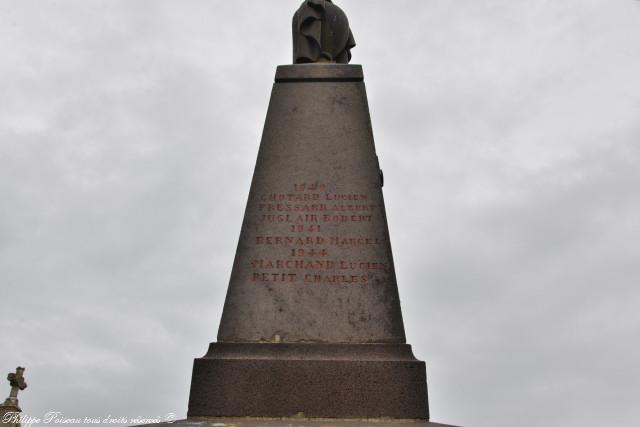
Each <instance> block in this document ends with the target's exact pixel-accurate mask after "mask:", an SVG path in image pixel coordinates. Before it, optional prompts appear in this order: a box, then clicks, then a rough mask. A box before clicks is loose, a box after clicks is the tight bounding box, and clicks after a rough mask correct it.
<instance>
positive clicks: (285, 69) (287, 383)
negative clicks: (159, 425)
mask: <svg viewBox="0 0 640 427" xmlns="http://www.w3.org/2000/svg"><path fill="white" fill-rule="evenodd" d="M295 416H299V417H307V418H347V419H349V418H351V419H368V418H387V419H422V420H427V419H429V410H428V404H427V384H426V374H425V364H424V363H423V362H420V361H418V360H416V359H415V358H414V356H413V354H412V352H411V348H410V346H409V345H407V344H406V341H405V333H404V326H403V323H402V314H401V311H400V300H399V297H398V289H397V284H396V275H395V270H394V264H393V258H392V253H391V246H390V242H389V231H388V227H387V219H386V214H385V207H384V200H383V195H382V173H381V171H380V168H379V163H378V157H377V155H376V150H375V145H374V140H373V134H372V130H371V121H370V117H369V109H368V104H367V97H366V91H365V85H364V82H363V74H362V68H361V67H360V66H357V65H336V64H309V65H293V66H281V67H278V70H277V73H276V82H275V85H274V87H273V92H272V95H271V102H270V104H269V110H268V113H267V118H266V124H265V128H264V133H263V137H262V142H261V145H260V151H259V154H258V159H257V163H256V168H255V172H254V177H253V182H252V184H251V190H250V194H249V201H248V204H247V208H246V212H245V217H244V222H243V225H242V230H241V234H240V241H239V244H238V249H237V253H236V258H235V262H234V266H233V272H232V275H231V280H230V283H229V289H228V293H227V298H226V302H225V306H224V312H223V315H222V320H221V323H220V328H219V332H218V342H217V343H214V344H211V346H210V348H209V352H208V353H207V354H206V355H205V356H204V357H203V358H201V359H197V360H196V361H195V364H194V369H193V379H192V385H191V395H190V400H189V418H192V417H295Z"/></svg>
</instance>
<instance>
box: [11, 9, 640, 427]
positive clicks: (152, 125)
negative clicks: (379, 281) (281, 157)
mask: <svg viewBox="0 0 640 427" xmlns="http://www.w3.org/2000/svg"><path fill="white" fill-rule="evenodd" d="M338 4H339V5H340V6H341V7H343V9H344V10H345V11H346V12H347V13H348V15H349V17H350V21H351V26H352V29H353V32H354V35H355V38H356V41H357V42H358V46H357V47H356V49H355V50H354V51H353V55H354V58H353V63H359V64H363V66H364V70H365V79H366V83H367V89H368V93H369V102H370V107H371V114H372V120H373V128H374V133H375V136H376V144H377V148H378V154H379V156H380V160H381V164H382V168H383V169H384V171H385V177H386V185H385V189H384V192H385V198H386V205H387V214H388V217H389V218H388V219H389V226H390V232H391V238H392V244H393V249H394V256H395V260H396V271H397V275H398V283H399V290H400V295H401V300H402V304H403V312H404V316H405V324H406V328H407V336H408V341H409V342H410V343H411V344H413V346H414V351H415V354H416V355H417V356H418V357H419V358H420V359H422V360H426V362H427V373H428V376H429V392H430V404H431V410H432V414H433V418H434V420H437V421H446V422H450V423H458V424H463V425H465V426H472V427H495V426H504V427H507V426H509V427H511V426H519V427H520V426H522V427H539V426H543V425H544V426H545V427H552V426H557V427H560V426H562V427H566V426H578V425H579V426H581V427H596V426H597V427H601V426H617V427H637V426H639V425H640V424H639V423H640V421H639V420H640V404H639V403H638V399H639V397H640V368H639V367H638V361H639V360H640V310H639V308H640V292H639V289H638V288H639V284H640V249H639V244H640V243H639V242H640V219H639V218H640V78H639V76H640V2H638V1H635V0H526V1H525V0H412V1H409V0H393V1H382V0H367V1H362V0H341V1H338ZM298 5H299V0H286V1H285V0H277V1H270V2H260V1H251V0H248V1H243V2H240V1H220V0H219V1H216V0H208V1H205V0H201V1H195V0H182V1H173V2H170V1H160V0H157V1H150V0H138V1H124V0H118V1H115V0H114V1H98V0H66V1H53V0H39V1H35V0H0V52H2V56H0V76H1V78H0V283H2V295H3V304H2V305H3V308H2V310H1V311H0V319H1V324H2V346H1V347H0V350H1V351H0V369H3V370H5V371H7V372H8V371H10V370H12V369H13V368H15V366H17V365H18V364H21V365H25V366H26V367H27V371H26V378H27V382H28V383H29V388H28V389H27V390H26V391H25V392H24V393H23V394H22V395H21V398H20V401H21V403H22V407H23V409H24V411H25V413H28V414H29V415H32V416H42V415H43V414H44V413H46V412H47V411H53V410H55V411H61V412H63V413H64V415H65V416H68V417H79V416H94V417H106V416H107V415H109V414H111V415H113V416H136V415H138V416H146V417H151V416H161V415H163V414H166V413H169V412H175V413H176V414H177V415H178V416H179V417H183V416H184V415H185V413H186V407H187V400H188V394H189V384H190V379H191V367H192V361H193V358H195V357H200V356H202V355H203V354H204V353H205V351H206V347H207V344H208V342H209V341H211V340H213V339H214V338H215V334H216V332H217V327H218V322H219V319H220V315H221V310H222V303H223V299H224V296H225V292H226V286H227V283H228V279H229V275H230V272H231V266H232V261H233V256H234V252H235V247H236V244H237V238H238V235H239V231H240V225H241V221H242V215H243V211H244V206H245V203H246V198H247V195H248V190H249V184H250V180H251V175H252V171H253V166H254V162H255V158H256V154H257V149H258V144H259V142H260V136H261V131H262V126H263V124H264V117H265V113H266V108H267V103H268V100H269V94H270V90H271V84H272V81H273V76H274V72H275V67H276V66H277V65H278V64H286V63H289V62H290V56H291V55H290V49H291V47H290V46H291V41H290V19H291V16H292V14H293V12H294V10H295V9H296V8H297V6H298ZM2 372H4V371H2ZM0 391H1V392H2V394H3V395H2V396H0V398H4V397H6V396H4V394H5V393H8V387H7V384H6V383H5V385H3V386H2V387H1V388H0Z"/></svg>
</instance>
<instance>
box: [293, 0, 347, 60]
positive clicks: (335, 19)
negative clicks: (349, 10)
mask: <svg viewBox="0 0 640 427" xmlns="http://www.w3.org/2000/svg"><path fill="white" fill-rule="evenodd" d="M355 45H356V42H355V40H354V38H353V34H352V33H351V29H350V28H349V20H348V19H347V15H346V14H345V13H344V12H343V11H342V9H340V8H339V7H338V6H336V5H335V4H333V3H332V2H331V0H305V1H304V2H303V3H302V5H301V6H300V8H299V9H298V10H297V11H296V13H295V15H294V16H293V63H294V64H304V63H315V62H337V63H340V64H348V63H349V61H351V49H353V48H354V47H355Z"/></svg>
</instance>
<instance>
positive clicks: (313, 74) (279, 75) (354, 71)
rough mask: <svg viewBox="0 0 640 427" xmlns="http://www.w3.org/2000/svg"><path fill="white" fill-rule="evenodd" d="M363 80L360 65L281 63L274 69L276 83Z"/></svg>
mask: <svg viewBox="0 0 640 427" xmlns="http://www.w3.org/2000/svg"><path fill="white" fill-rule="evenodd" d="M363 80H364V74H363V73H362V66H361V65H349V66H344V65H340V64H330V63H326V64H301V65H293V66H292V65H281V66H280V67H278V69H277V71H276V83H287V82H307V83H308V82H310V81H325V82H327V81H334V82H341V81H342V82H361V81H363Z"/></svg>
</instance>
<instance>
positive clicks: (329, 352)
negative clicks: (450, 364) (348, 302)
mask: <svg viewBox="0 0 640 427" xmlns="http://www.w3.org/2000/svg"><path fill="white" fill-rule="evenodd" d="M247 413H250V414H252V416H253V417H292V416H295V415H296V414H304V416H305V417H310V418H315V417H323V418H371V417H385V418H412V419H419V418H422V419H427V418H428V408H427V387H426V373H425V364H424V363H423V362H420V361H418V360H416V359H415V358H414V357H413V354H412V353H411V347H410V346H409V345H406V344H400V345H394V344H379V345H377V344H221V343H217V344H216V343H214V344H212V345H211V347H210V349H209V352H208V353H207V355H206V356H205V357H204V358H202V359H197V360H196V361H195V364H194V368H193V381H192V383H191V399H190V401H189V417H197V416H207V415H208V414H220V416H228V417H241V416H244V414H247Z"/></svg>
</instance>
